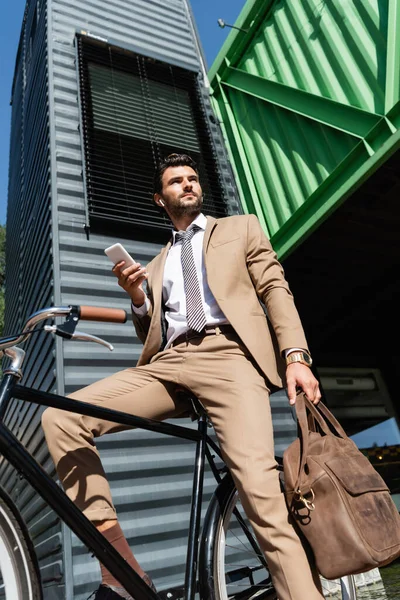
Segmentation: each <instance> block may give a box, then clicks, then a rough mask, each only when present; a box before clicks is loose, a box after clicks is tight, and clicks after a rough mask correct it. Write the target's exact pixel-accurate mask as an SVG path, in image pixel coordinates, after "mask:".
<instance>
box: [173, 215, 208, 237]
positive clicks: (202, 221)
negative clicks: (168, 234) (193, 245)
mask: <svg viewBox="0 0 400 600" xmlns="http://www.w3.org/2000/svg"><path fill="white" fill-rule="evenodd" d="M193 225H197V227H200V229H202V230H203V231H205V230H206V227H207V217H206V216H205V215H204V214H203V213H200V214H199V215H198V216H197V217H196V218H195V220H194V221H193V222H192V223H190V225H189V227H188V228H187V230H186V231H189V230H190V229H193ZM177 233H178V232H177V231H175V229H174V230H173V231H172V236H173V244H175V236H176V234H177Z"/></svg>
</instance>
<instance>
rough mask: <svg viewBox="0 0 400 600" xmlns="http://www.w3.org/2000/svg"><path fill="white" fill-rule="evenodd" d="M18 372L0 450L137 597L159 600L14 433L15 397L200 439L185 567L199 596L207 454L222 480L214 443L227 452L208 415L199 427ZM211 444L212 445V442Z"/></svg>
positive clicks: (9, 385) (188, 597)
mask: <svg viewBox="0 0 400 600" xmlns="http://www.w3.org/2000/svg"><path fill="white" fill-rule="evenodd" d="M18 380H19V376H18V374H16V373H8V374H6V375H4V377H3V379H2V381H1V384H0V452H1V454H2V455H3V456H4V457H5V458H6V459H7V460H8V461H9V463H10V464H11V465H12V466H13V467H14V468H15V469H17V470H18V472H19V473H20V474H21V475H22V476H23V477H24V478H25V479H26V480H27V481H28V482H29V483H30V484H31V485H32V487H33V488H34V489H35V490H36V492H37V493H38V494H39V495H40V496H41V497H42V498H43V499H44V500H45V501H46V502H47V503H48V504H49V506H51V508H52V509H53V510H54V511H55V512H56V513H57V514H58V515H59V517H60V518H61V519H62V521H64V522H65V523H66V524H67V525H68V527H70V529H71V530H72V531H73V532H74V533H75V535H76V536H77V537H78V538H79V539H80V540H81V541H82V542H83V543H84V544H85V546H86V547H87V548H88V549H89V550H90V551H91V552H93V554H94V555H95V556H96V557H97V558H98V559H99V560H100V561H101V562H102V563H103V564H104V565H105V567H106V568H107V569H108V570H109V571H110V572H111V573H112V575H113V576H114V577H115V578H116V579H117V580H118V581H119V582H120V583H121V585H123V586H124V588H125V589H126V591H127V592H129V593H130V594H131V595H132V596H133V597H134V598H135V600H157V599H158V598H159V596H158V594H156V593H155V592H153V591H152V590H151V589H150V587H149V586H148V585H146V583H145V582H144V581H143V580H142V578H141V577H140V576H139V575H138V574H137V573H136V572H135V571H134V570H133V569H132V568H131V567H130V566H129V565H128V563H127V562H126V561H125V560H124V559H123V558H122V557H121V555H120V554H119V553H118V552H117V550H115V548H114V547H113V546H112V545H111V544H110V543H109V542H108V541H107V540H106V538H105V537H104V536H103V535H102V534H101V533H100V532H99V531H98V530H97V529H96V527H95V526H94V525H93V523H92V522H91V521H89V519H88V518H87V517H86V516H85V515H84V514H83V513H82V512H81V510H80V509H79V508H77V507H76V506H75V504H74V503H73V502H72V501H71V500H70V499H69V498H68V497H67V495H66V493H65V492H64V491H63V490H62V489H61V488H60V487H59V486H58V485H57V484H56V483H55V481H53V479H52V478H51V477H50V476H49V475H48V474H47V473H46V472H45V470H44V469H43V468H42V467H41V465H40V464H39V463H38V462H37V461H36V460H35V459H34V458H33V457H32V456H31V455H30V453H29V452H28V451H27V450H26V448H25V447H24V446H23V445H22V444H21V443H20V442H19V440H18V439H17V438H16V437H15V436H14V434H13V433H12V432H11V431H10V429H8V427H7V426H6V425H4V423H3V417H4V415H5V412H6V409H7V406H8V403H9V401H10V399H11V398H15V399H19V400H24V401H27V402H34V403H36V404H39V405H43V406H53V407H55V408H59V409H61V410H66V411H69V412H75V413H78V414H84V415H88V416H92V417H97V418H100V419H104V420H107V421H113V422H117V423H121V424H122V425H127V426H128V427H135V428H141V429H146V430H149V431H155V432H158V433H162V434H164V435H171V436H174V437H178V438H183V439H186V440H189V441H192V442H195V443H196V457H195V467H194V474H193V488H192V500H191V511H190V523H189V536H188V549H187V559H186V572H185V596H184V597H185V600H194V596H195V592H196V572H197V556H198V539H199V533H200V511H201V504H202V496H203V479H204V469H205V457H207V460H208V462H209V464H210V467H211V470H212V472H213V474H214V476H215V478H216V480H217V482H219V480H220V477H219V471H218V469H217V467H216V465H215V463H214V460H213V457H212V455H211V453H210V448H209V447H211V448H212V449H213V451H214V452H215V453H216V454H217V455H218V456H219V457H221V453H220V450H219V448H218V446H217V445H216V444H215V443H214V441H213V440H212V439H211V438H210V437H209V436H208V435H207V419H206V416H205V415H200V416H199V420H198V429H197V430H193V429H190V428H188V427H184V426H181V425H172V424H170V423H163V422H160V421H154V420H152V419H145V418H142V417H136V416H133V415H130V414H127V413H123V412H120V411H116V410H111V409H108V408H102V407H99V406H93V405H92V404H89V403H87V402H80V401H78V400H73V399H71V398H66V397H64V396H58V395H56V394H50V393H47V392H41V391H38V390H35V389H31V388H28V387H25V386H22V385H20V384H18ZM208 446H209V447H208Z"/></svg>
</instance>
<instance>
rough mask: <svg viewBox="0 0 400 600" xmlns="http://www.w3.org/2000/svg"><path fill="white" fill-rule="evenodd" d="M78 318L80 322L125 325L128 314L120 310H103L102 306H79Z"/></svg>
mask: <svg viewBox="0 0 400 600" xmlns="http://www.w3.org/2000/svg"><path fill="white" fill-rule="evenodd" d="M79 318H80V319H81V320H82V321H102V322H106V323H125V322H126V321H127V319H128V314H127V312H126V311H125V310H123V309H122V308H103V307H102V306H80V307H79Z"/></svg>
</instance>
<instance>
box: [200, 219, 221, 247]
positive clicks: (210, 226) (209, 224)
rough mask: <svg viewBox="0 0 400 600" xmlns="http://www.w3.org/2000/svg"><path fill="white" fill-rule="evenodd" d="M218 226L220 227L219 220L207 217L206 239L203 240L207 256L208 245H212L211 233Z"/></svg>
mask: <svg viewBox="0 0 400 600" xmlns="http://www.w3.org/2000/svg"><path fill="white" fill-rule="evenodd" d="M217 225H218V221H217V219H214V217H207V225H206V230H205V233H204V239H203V252H204V255H206V253H207V250H208V244H209V243H210V237H211V233H212V232H213V231H214V228H215V227H216V226H217Z"/></svg>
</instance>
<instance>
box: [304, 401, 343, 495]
mask: <svg viewBox="0 0 400 600" xmlns="http://www.w3.org/2000/svg"><path fill="white" fill-rule="evenodd" d="M295 406H296V416H297V421H298V423H299V428H300V434H301V450H300V451H301V457H300V467H299V472H298V477H297V481H296V485H295V488H294V491H295V492H297V491H300V490H301V479H302V475H303V472H304V467H305V465H306V462H307V456H308V447H309V432H310V427H309V421H308V417H307V412H306V408H307V409H308V410H309V412H310V414H311V415H312V418H313V419H314V420H315V421H316V422H317V423H318V425H319V426H320V428H321V429H322V431H323V432H324V433H325V435H334V434H333V433H332V431H331V430H330V429H329V427H328V425H327V423H326V421H328V422H329V423H331V425H332V426H333V428H334V430H335V431H336V433H337V434H338V435H339V436H340V437H342V438H344V439H347V438H348V435H347V434H346V432H345V431H344V429H343V427H342V426H341V425H340V423H339V421H338V420H337V419H336V418H335V417H334V416H333V414H332V413H331V412H330V410H329V409H328V408H327V407H326V406H325V404H323V402H319V403H318V405H317V406H316V405H315V404H313V403H312V402H311V401H310V400H309V399H308V398H307V397H306V395H305V394H304V392H300V393H299V394H298V395H297V398H296V404H295ZM321 413H322V414H321ZM313 429H314V428H313Z"/></svg>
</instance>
